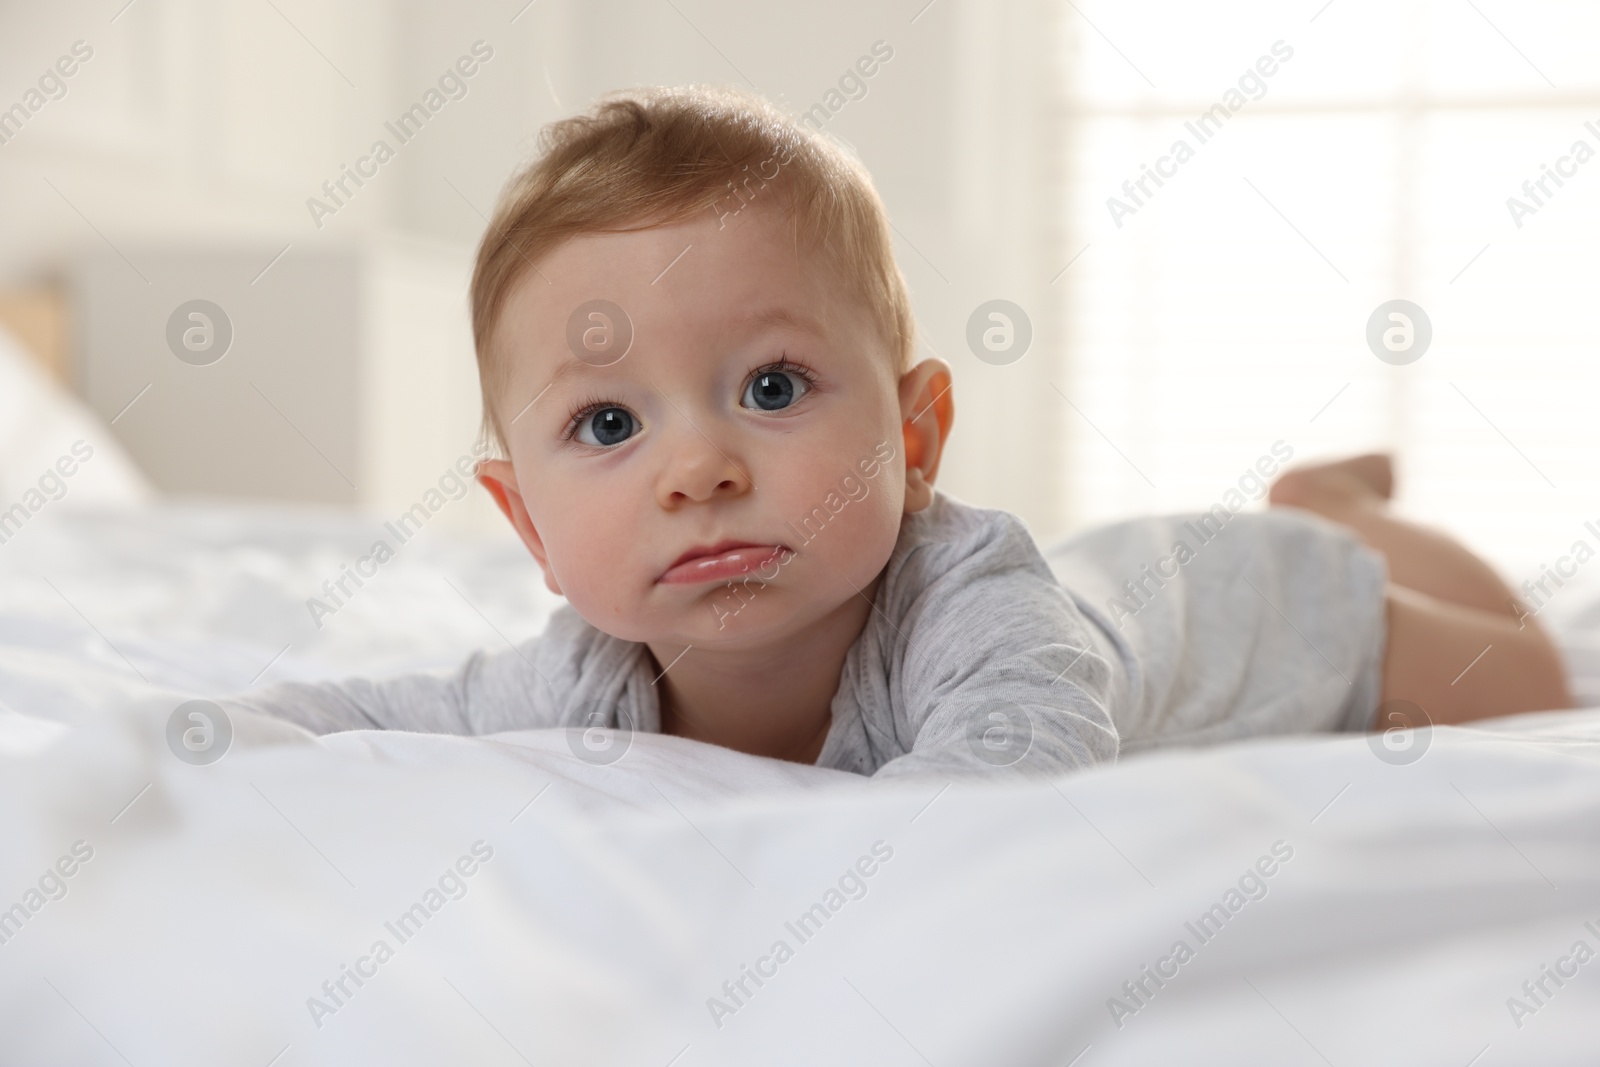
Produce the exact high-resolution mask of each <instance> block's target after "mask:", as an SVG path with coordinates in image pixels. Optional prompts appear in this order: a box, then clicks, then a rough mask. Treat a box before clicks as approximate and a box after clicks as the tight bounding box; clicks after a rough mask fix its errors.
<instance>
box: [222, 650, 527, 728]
mask: <svg viewBox="0 0 1600 1067" xmlns="http://www.w3.org/2000/svg"><path fill="white" fill-rule="evenodd" d="M524 655H528V656H531V651H525V650H523V649H507V650H505V651H502V652H496V653H492V654H490V653H483V652H475V653H473V654H472V656H471V657H469V658H468V659H467V661H466V662H465V663H464V664H462V665H461V666H460V667H459V668H457V669H455V670H454V671H449V672H444V671H439V672H428V673H417V674H405V675H399V676H397V677H394V678H383V679H371V678H346V679H343V680H341V681H337V682H314V683H312V682H285V683H283V684H280V685H276V686H272V687H271V688H269V689H265V690H262V691H261V692H258V693H241V694H235V695H233V696H230V697H228V698H227V699H226V700H224V701H223V703H224V704H226V705H227V706H229V707H232V708H242V709H245V710H249V711H254V712H259V713H262V714H266V715H271V716H273V717H275V718H280V719H287V720H288V721H290V722H294V723H298V724H299V725H301V726H304V727H305V728H306V729H308V730H310V731H311V732H312V733H316V734H328V733H337V732H339V731H342V730H410V731H413V732H417V733H435V734H485V733H495V732H497V731H500V730H515V729H528V728H531V727H535V726H547V725H551V724H550V723H547V722H540V721H538V719H539V718H541V716H539V715H538V712H537V709H538V708H539V707H540V706H545V707H548V706H550V705H551V704H552V703H553V701H551V700H549V699H547V698H548V695H549V694H548V692H545V693H543V694H541V693H540V692H539V690H540V689H546V690H547V687H546V686H545V685H544V683H543V682H541V681H540V680H539V676H538V674H537V673H535V672H534V670H533V669H532V663H531V660H529V661H524V660H523V659H522V657H523V656H524ZM541 696H543V697H546V699H540V697H541ZM519 712H520V714H519Z"/></svg>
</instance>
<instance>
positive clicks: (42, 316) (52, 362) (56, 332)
mask: <svg viewBox="0 0 1600 1067" xmlns="http://www.w3.org/2000/svg"><path fill="white" fill-rule="evenodd" d="M68 324H69V319H68V314H67V298H66V293H65V292H63V291H62V290H61V289H59V288H56V287H54V286H47V285H34V286H18V287H14V288H0V326H4V327H5V328H6V329H7V330H9V331H10V332H11V333H12V335H13V336H15V337H16V339H17V340H18V341H20V342H21V343H22V347H23V348H24V349H26V350H27V352H28V353H29V354H30V355H32V356H33V357H34V358H35V359H37V360H38V361H39V365H40V366H41V367H43V368H44V371H45V373H46V374H48V375H50V377H51V378H52V379H53V380H54V381H56V382H58V383H59V384H61V385H62V386H70V385H71V378H72V374H71V360H70V358H69V355H68V350H69V343H70V337H69V335H68Z"/></svg>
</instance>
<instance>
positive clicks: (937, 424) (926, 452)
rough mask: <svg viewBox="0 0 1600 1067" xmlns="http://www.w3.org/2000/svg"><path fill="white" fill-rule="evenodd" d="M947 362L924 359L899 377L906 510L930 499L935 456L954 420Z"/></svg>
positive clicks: (935, 473) (936, 469) (924, 504)
mask: <svg viewBox="0 0 1600 1067" xmlns="http://www.w3.org/2000/svg"><path fill="white" fill-rule="evenodd" d="M954 385H955V383H954V381H953V380H952V379H951V377H950V364H948V363H946V362H945V361H944V360H942V359H925V360H923V361H922V362H921V363H918V364H917V365H916V366H915V367H912V368H911V369H910V370H909V371H907V372H906V373H905V374H904V375H902V376H901V378H900V420H901V422H900V432H901V436H902V437H903V438H904V439H905V446H906V504H905V510H906V514H908V515H909V514H911V513H912V512H916V511H921V510H922V509H923V508H925V507H927V506H928V505H929V504H931V503H933V482H934V479H935V478H937V477H938V476H939V458H940V457H941V456H942V455H943V454H944V443H945V440H946V439H947V438H948V437H949V436H950V426H951V424H952V423H953V422H955V418H956V404H955V400H954V399H953V397H952V390H953V388H954Z"/></svg>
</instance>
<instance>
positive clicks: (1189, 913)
mask: <svg viewBox="0 0 1600 1067" xmlns="http://www.w3.org/2000/svg"><path fill="white" fill-rule="evenodd" d="M108 447H112V446H108ZM134 495H137V494H134ZM68 501H71V502H72V503H71V504H70V505H69V504H68V503H67V502H68ZM5 503H9V498H8V499H7V501H5ZM0 506H3V505H0ZM379 522H380V520H376V519H366V518H362V517H360V516H352V515H349V514H345V513H341V512H336V511H331V510H325V509H318V508H312V507H304V508H292V507H287V506H279V507H271V508H265V507H258V506H246V505H228V504H216V505H207V506H202V505H192V504H191V505H173V504H162V505H156V504H151V503H137V502H130V501H128V500H120V501H119V500H118V499H117V493H115V492H110V493H108V495H107V497H106V498H103V499H102V498H99V497H96V496H95V495H94V494H88V493H86V494H84V498H83V499H76V498H74V497H72V495H71V494H68V495H67V496H66V497H65V498H63V501H60V502H52V503H51V504H50V506H48V507H45V508H42V509H40V510H39V511H38V512H37V513H36V514H32V516H31V517H30V519H29V520H28V522H27V524H26V525H25V526H24V527H23V528H21V530H20V532H16V533H15V535H14V536H12V537H10V538H9V539H8V540H7V542H6V543H5V544H3V545H0V811H3V813H4V816H5V819H4V824H5V829H4V832H3V833H4V841H5V847H4V848H3V849H0V1060H3V1061H4V1062H8V1063H40V1062H67V1063H73V1064H101V1063H104V1064H124V1063H131V1064H147V1063H178V1064H214V1063H222V1062H227V1063H238V1064H256V1065H260V1067H268V1065H281V1067H289V1065H296V1064H317V1063H321V1064H358V1063H373V1064H379V1063H381V1064H410V1063H418V1064H421V1063H440V1062H468V1063H481V1064H499V1063H504V1064H515V1063H561V1064H583V1063H594V1064H624V1063H627V1064H644V1065H652V1064H654V1065H661V1067H690V1065H695V1064H723V1063H726V1064H748V1063H767V1062H772V1063H794V1064H820V1063H874V1064H902V1063H903V1064H933V1065H937V1067H956V1065H961V1064H984V1065H993V1064H1033V1063H1038V1064H1055V1065H1063V1067H1064V1065H1078V1067H1095V1065H1102V1064H1145V1063H1168V1062H1184V1063H1219V1064H1220V1063H1227V1064H1237V1063H1281V1064H1299V1063H1303V1064H1339V1065H1343V1064H1408V1065H1415V1064H1435V1063H1436V1064H1449V1065H1456V1067H1465V1065H1468V1064H1472V1065H1481V1067H1488V1065H1492V1064H1511V1063H1528V1062H1538V1063H1542V1064H1566V1063H1572V1064H1577V1063H1580V1062H1581V1063H1588V1062H1592V1059H1593V1040H1594V1036H1595V1033H1596V1030H1595V1024H1594V1021H1593V1020H1594V1019H1595V1018H1596V1017H1597V1009H1600V963H1597V962H1594V961H1593V959H1592V957H1593V956H1594V954H1595V953H1596V951H1600V766H1597V765H1596V761H1597V758H1600V710H1596V709H1591V710H1578V711H1570V712H1561V713H1548V714H1542V715H1532V716H1522V717H1518V718H1514V719H1504V720H1496V721H1492V722H1486V723H1481V724H1477V725H1476V726H1475V727H1474V728H1471V729H1445V728H1441V729H1435V730H1432V731H1426V732H1418V733H1414V734H1407V735H1404V736H1402V737H1391V738H1388V739H1384V738H1382V737H1379V738H1375V739H1369V738H1365V737H1337V738H1336V737H1307V738H1290V739H1281V740H1273V741H1264V742H1257V743H1250V744H1241V745H1230V746H1223V747H1217V748H1211V749H1206V750H1199V751H1192V752H1164V753H1156V754H1149V755H1144V756H1141V757H1138V758H1134V759H1129V760H1126V761H1123V762H1122V763H1120V764H1118V765H1116V766H1110V767H1104V768H1100V769H1097V770H1094V771H1091V772H1088V773H1082V774H1077V775H1073V776H1070V777H1065V778H1061V779H1059V780H1055V781H1044V782H1032V783H1013V784H1006V785H977V784H972V783H942V784H941V783H933V782H929V783H906V784H903V785H897V786H888V785H883V784H874V783H871V782H869V781H866V780H863V779H859V778H856V777H854V776H850V775H846V774H843V773H841V772H835V771H829V770H823V769H818V768H811V767H801V766H797V765H792V764H784V763H779V762H775V761H769V760H762V759H757V758H753V757H746V756H742V755H739V754H736V753H732V752H729V751H725V750H720V749H716V748H712V747H709V746H704V745H699V744H695V743H692V742H687V741H683V740H680V739H676V738H670V737H651V736H632V737H627V736H622V735H606V736H603V737H596V736H591V735H587V734H584V733H582V732H579V731H531V732H521V733H511V734H502V735H496V736H493V737H480V738H459V737H438V736H425V735H408V734H382V733H371V732H356V733H349V734H341V735H333V736H329V737H326V738H320V739H318V738H313V737H311V736H309V735H307V734H305V733H303V732H301V731H299V730H297V729H295V728H292V727H289V726H287V725H284V724H281V723H275V722H270V721H262V720H256V719H252V718H250V717H248V716H234V717H232V718H231V719H229V720H228V721H227V722H226V725H225V726H224V725H223V724H221V723H218V722H210V723H207V722H205V721H203V720H196V719H192V718H189V717H187V715H186V713H183V714H180V713H181V712H182V709H184V708H185V707H189V706H190V702H192V701H197V700H198V701H208V700H214V699H216V698H218V697H220V696H222V695H224V694H226V693H230V692H236V691H239V690H243V689H249V688H252V687H256V686H263V685H269V684H271V683H273V682H275V681H282V680H286V679H315V678H325V677H336V676H340V675H343V674H346V673H351V672H358V671H393V670H402V669H416V668H431V667H446V666H449V665H452V664H453V663H455V662H457V661H458V660H459V659H460V658H461V657H462V656H463V655H465V654H466V653H467V652H468V651H469V650H471V649H473V648H476V647H480V646H487V645H497V644H500V643H503V642H506V641H517V640H520V639H522V638H524V637H526V636H528V635H531V634H534V633H537V632H538V630H539V629H540V628H541V627H542V625H543V622H544V620H545V618H546V617H547V615H548V613H549V611H550V610H551V609H552V608H553V607H554V604H555V601H554V598H553V597H551V596H550V595H549V594H548V593H546V592H544V591H543V590H542V587H541V585H540V583H539V582H538V580H537V574H536V572H535V571H534V569H533V567H532V565H531V564H530V563H529V562H528V561H527V560H526V558H525V557H524V555H523V553H522V550H521V549H520V548H519V547H518V546H517V545H516V544H515V543H514V541H512V540H511V539H510V538H509V537H500V538H495V537H489V536H476V537H474V536H465V535H451V534H447V533H445V532H442V531H432V530H429V531H425V533H424V534H423V535H422V536H419V537H418V538H417V539H416V540H415V541H414V542H412V543H408V544H407V545H406V546H405V548H404V551H403V552H401V553H400V554H399V555H397V557H396V558H395V559H394V560H393V561H392V562H391V563H389V564H387V565H385V567H384V568H383V570H382V572H381V574H380V575H379V577H377V578H375V579H373V580H371V581H369V582H368V583H367V584H366V585H364V586H363V587H362V588H361V589H360V591H359V595H357V596H354V597H351V598H349V599H348V601H347V603H345V604H344V605H343V606H342V607H341V609H340V611H339V612H338V613H337V615H336V616H334V617H332V618H316V617H314V613H313V612H311V611H309V610H308V608H307V604H306V601H307V600H308V598H310V597H312V596H313V595H315V593H316V591H317V590H318V589H319V588H320V586H321V585H322V583H323V582H324V581H325V580H326V579H327V578H328V577H329V576H330V575H334V574H336V573H338V572H339V570H340V568H341V566H342V565H343V564H345V563H348V562H350V561H351V560H354V559H356V558H357V557H358V556H359V555H360V554H361V553H362V552H363V551H364V550H365V548H366V546H367V545H369V544H370V543H371V541H372V539H373V536H374V529H375V527H376V526H377V524H378V523H379ZM1551 611H1552V616H1551V617H1552V619H1553V620H1554V621H1555V624H1556V625H1557V627H1558V629H1559V632H1560V633H1561V635H1562V640H1563V644H1564V647H1565V649H1566V653H1567V656H1568V659H1569V662H1570V663H1571V665H1572V668H1573V672H1574V676H1575V678H1576V680H1577V686H1578V691H1579V693H1580V696H1581V697H1582V698H1583V700H1584V702H1585V703H1586V704H1590V705H1596V704H1600V596H1596V595H1594V593H1593V592H1585V591H1583V590H1579V589H1576V588H1575V589H1574V590H1572V591H1571V592H1570V593H1568V594H1567V595H1565V596H1564V597H1563V599H1562V600H1561V601H1560V602H1559V603H1556V604H1552V607H1551ZM205 706H206V705H200V707H201V708H202V709H203V708H204V707H205ZM175 722H176V725H174V723H175ZM206 729H210V730H211V731H212V732H211V734H209V735H205V736H200V737H199V739H198V742H196V744H195V746H194V747H186V746H189V745H190V742H192V741H195V740H196V737H195V735H192V734H190V733H189V731H191V730H199V731H201V734H202V735H204V734H205V730H206ZM222 734H226V735H227V736H225V737H223V736H222ZM185 738H187V739H188V740H185ZM219 738H220V740H219ZM200 742H203V743H200ZM207 746H209V747H207ZM219 747H220V749H221V751H220V752H217V749H218V748H219ZM186 752H187V753H189V756H188V757H185V756H184V755H183V753H186ZM197 752H199V753H201V754H200V755H196V753H197ZM212 753H216V757H217V758H212V755H211V754H212ZM596 753H604V756H603V757H601V756H597V755H596ZM1180 945H1181V946H1183V947H1182V948H1180V947H1179V946H1180Z"/></svg>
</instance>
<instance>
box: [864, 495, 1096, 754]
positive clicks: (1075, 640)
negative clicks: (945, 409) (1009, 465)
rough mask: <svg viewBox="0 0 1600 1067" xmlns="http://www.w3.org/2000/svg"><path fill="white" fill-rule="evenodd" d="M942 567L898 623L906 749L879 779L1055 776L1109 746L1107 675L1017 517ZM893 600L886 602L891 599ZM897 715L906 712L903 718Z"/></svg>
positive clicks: (1081, 621) (934, 564)
mask: <svg viewBox="0 0 1600 1067" xmlns="http://www.w3.org/2000/svg"><path fill="white" fill-rule="evenodd" d="M1007 519H1008V520H1009V525H1008V527H1007V528H1006V529H1005V531H1004V532H1003V534H1002V536H1000V537H999V538H997V539H995V540H994V541H993V542H991V543H990V544H988V545H986V546H985V547H984V548H983V550H982V551H981V552H979V553H977V554H974V555H969V556H965V557H964V558H960V559H958V560H957V561H955V562H954V565H953V566H952V565H950V562H949V561H948V560H945V559H941V558H940V556H941V555H942V554H944V553H943V552H942V551H941V550H943V549H946V547H947V546H941V545H930V546H928V550H931V551H930V553H929V558H928V559H927V560H926V561H923V562H922V564H921V565H923V566H928V567H931V568H933V569H935V570H936V571H937V572H939V573H940V577H939V578H938V579H937V580H935V581H933V582H932V583H930V584H929V585H928V586H927V587H926V588H925V589H923V590H922V591H921V593H920V594H919V595H918V596H917V598H916V600H915V602H914V603H913V604H911V605H910V606H909V608H908V610H907V611H906V612H905V615H904V618H903V620H902V622H901V623H900V625H899V629H900V630H901V631H902V635H903V636H901V637H900V638H897V640H899V641H900V648H899V649H898V651H899V666H900V669H899V670H898V671H897V672H896V675H897V678H896V682H895V687H894V688H895V694H894V695H895V703H896V705H897V715H896V726H897V727H899V726H900V725H901V723H902V721H903V722H904V724H905V725H906V726H907V727H908V728H909V729H910V730H911V731H912V732H913V734H914V737H915V740H914V741H913V743H912V746H911V751H910V752H909V753H908V754H906V755H903V756H900V757H899V758H897V759H894V760H891V761H890V762H888V763H886V764H885V765H884V766H883V767H882V768H880V769H879V771H878V775H877V776H878V777H887V776H898V775H903V774H907V773H937V774H953V773H974V772H978V773H985V774H990V775H993V774H1002V775H1005V774H1016V773H1018V772H1020V773H1024V774H1060V773H1064V772H1067V771H1071V770H1074V769H1077V768H1081V767H1087V766H1091V765H1093V764H1096V763H1102V762H1111V761H1113V760H1115V759H1116V755H1117V732H1116V728H1115V726H1113V725H1112V719H1111V700H1112V692H1113V687H1114V685H1115V676H1114V672H1115V671H1118V670H1120V669H1121V667H1120V664H1114V663H1112V662H1108V660H1107V658H1106V657H1105V655H1103V654H1102V652H1101V650H1100V646H1099V645H1097V644H1096V643H1095V642H1094V641H1093V639H1092V637H1091V630H1090V628H1091V626H1092V625H1093V624H1092V623H1090V622H1089V621H1088V620H1087V619H1085V618H1084V616H1083V615H1082V613H1081V612H1079V611H1078V609H1077V607H1076V605H1075V604H1074V603H1073V602H1072V600H1071V598H1070V597H1069V596H1068V595H1067V594H1066V593H1065V592H1064V591H1063V590H1062V588H1061V586H1060V584H1059V583H1058V582H1057V581H1056V579H1055V577H1054V576H1053V575H1052V574H1051V573H1050V569H1049V567H1048V566H1047V565H1046V564H1045V562H1044V560H1043V559H1042V558H1041V557H1040V555H1039V553H1038V550H1037V548H1036V547H1035V546H1034V544H1033V541H1032V539H1031V538H1030V537H1029V536H1028V534H1027V531H1026V529H1025V528H1024V527H1022V525H1021V523H1020V522H1017V520H1015V519H1012V518H1010V517H1009V516H1008V517H1007ZM891 607H892V606H891ZM901 716H904V719H903V720H902V718H901Z"/></svg>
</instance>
